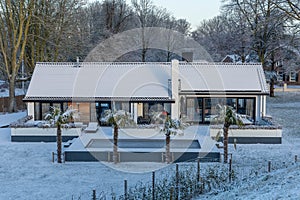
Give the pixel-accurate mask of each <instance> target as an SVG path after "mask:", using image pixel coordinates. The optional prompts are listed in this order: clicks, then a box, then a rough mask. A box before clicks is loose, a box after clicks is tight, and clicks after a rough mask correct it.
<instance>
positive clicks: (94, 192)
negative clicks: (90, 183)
mask: <svg viewBox="0 0 300 200" xmlns="http://www.w3.org/2000/svg"><path fill="white" fill-rule="evenodd" d="M93 200H96V190H95V189H94V190H93Z"/></svg>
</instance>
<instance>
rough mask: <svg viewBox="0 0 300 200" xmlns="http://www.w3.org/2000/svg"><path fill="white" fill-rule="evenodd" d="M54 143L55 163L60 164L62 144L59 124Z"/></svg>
mask: <svg viewBox="0 0 300 200" xmlns="http://www.w3.org/2000/svg"><path fill="white" fill-rule="evenodd" d="M56 142H57V162H58V163H61V143H62V136H61V126H60V124H57V135H56Z"/></svg>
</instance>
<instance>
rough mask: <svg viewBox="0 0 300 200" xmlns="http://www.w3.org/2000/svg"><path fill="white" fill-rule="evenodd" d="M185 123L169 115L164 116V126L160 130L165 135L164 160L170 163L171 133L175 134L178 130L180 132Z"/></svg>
mask: <svg viewBox="0 0 300 200" xmlns="http://www.w3.org/2000/svg"><path fill="white" fill-rule="evenodd" d="M186 126H187V125H186V124H183V123H182V122H181V121H179V120H173V119H171V118H170V117H169V116H167V117H166V120H165V123H164V127H163V128H162V129H161V131H162V132H164V133H165V135H166V162H167V163H168V164H169V163H171V150H170V149H171V148H170V142H171V135H176V134H177V133H179V132H182V130H183V129H184V128H186Z"/></svg>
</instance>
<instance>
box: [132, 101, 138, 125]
mask: <svg viewBox="0 0 300 200" xmlns="http://www.w3.org/2000/svg"><path fill="white" fill-rule="evenodd" d="M137 118H138V104H137V103H134V104H133V120H134V122H135V123H137Z"/></svg>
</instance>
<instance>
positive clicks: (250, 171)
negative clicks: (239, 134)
mask: <svg viewBox="0 0 300 200" xmlns="http://www.w3.org/2000/svg"><path fill="white" fill-rule="evenodd" d="M275 95H276V97H275V98H269V99H268V101H267V103H268V105H267V109H268V114H270V115H272V116H273V118H274V119H275V120H276V121H277V122H278V123H279V124H281V125H282V126H283V141H282V144H281V145H263V144H252V145H237V150H235V149H234V148H233V147H232V146H230V151H231V152H232V153H233V169H234V170H236V172H237V174H236V175H237V177H238V178H239V179H240V180H238V181H237V183H235V184H234V186H233V187H232V189H231V190H229V191H226V192H215V191H214V192H212V193H211V194H207V195H203V196H201V199H203V198H207V199H300V184H299V183H300V162H299V161H298V163H296V164H295V163H294V158H295V155H298V158H299V157H300V130H299V118H300V112H299V111H300V93H299V92H298V93H297V92H295V93H282V92H281V93H276V94H275ZM298 160H299V159H298ZM268 161H271V166H272V171H271V173H269V174H268V173H267V169H268Z"/></svg>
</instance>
